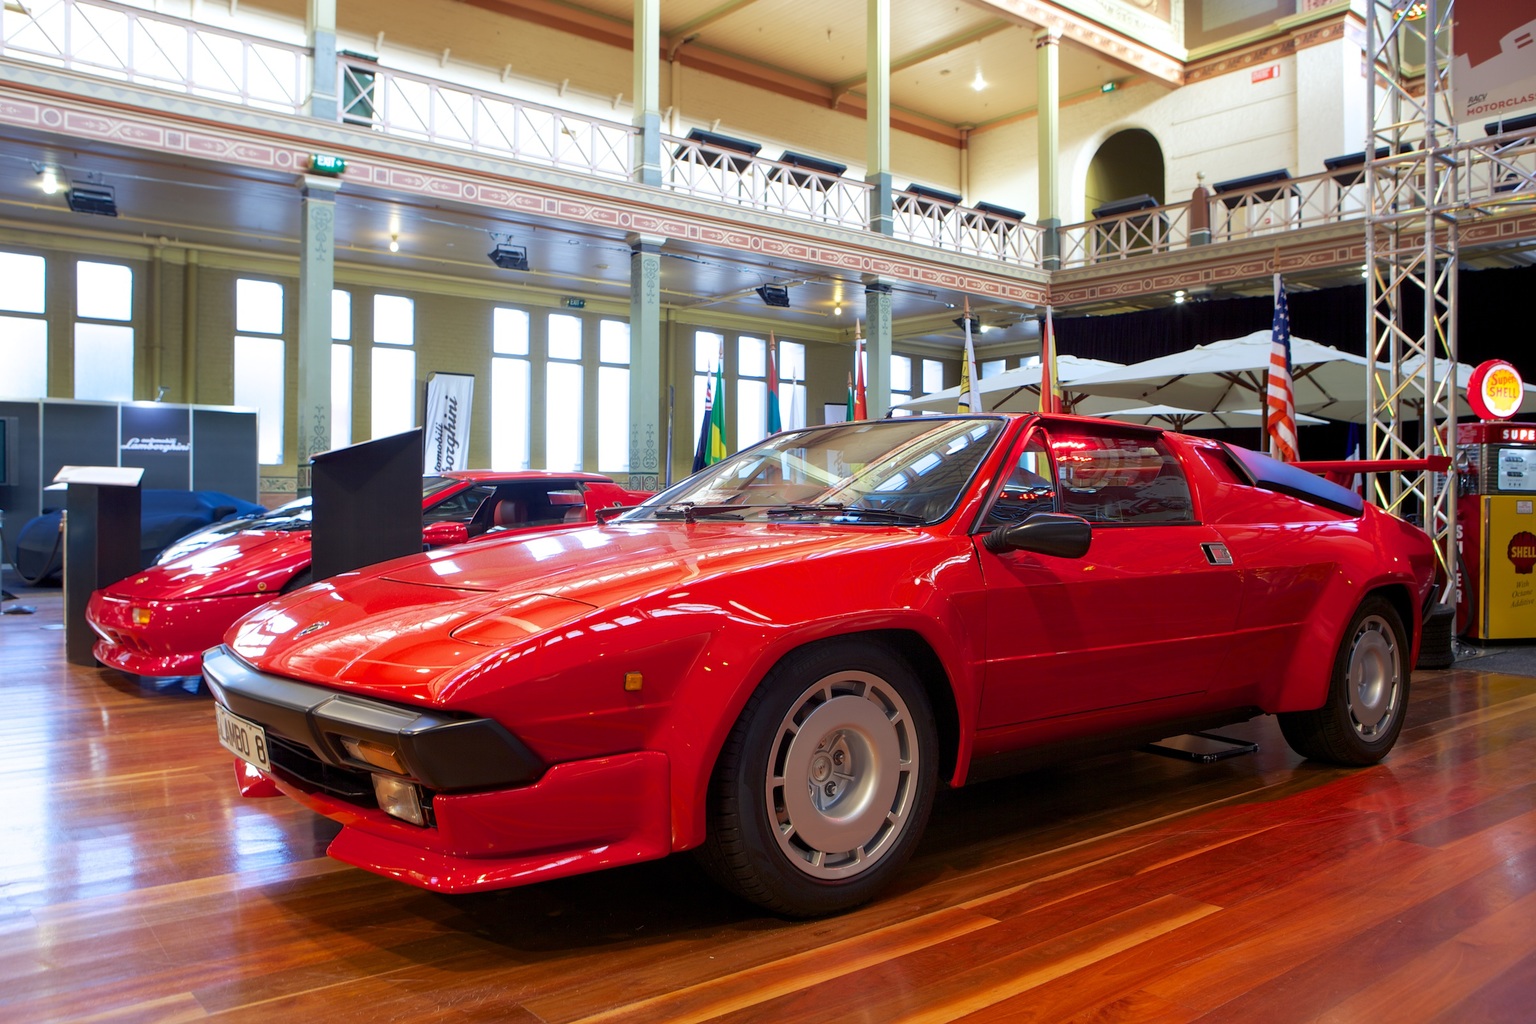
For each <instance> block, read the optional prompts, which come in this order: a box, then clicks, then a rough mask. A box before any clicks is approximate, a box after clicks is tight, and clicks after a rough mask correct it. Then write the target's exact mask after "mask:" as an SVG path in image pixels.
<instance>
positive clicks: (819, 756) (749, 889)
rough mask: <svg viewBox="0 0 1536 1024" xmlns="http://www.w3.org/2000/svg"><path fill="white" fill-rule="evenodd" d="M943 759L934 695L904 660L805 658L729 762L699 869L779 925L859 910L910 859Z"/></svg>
mask: <svg viewBox="0 0 1536 1024" xmlns="http://www.w3.org/2000/svg"><path fill="white" fill-rule="evenodd" d="M937 759H938V733H937V731H936V729H935V727H934V723H933V713H932V709H931V707H930V705H929V702H928V697H927V695H926V694H925V693H924V692H923V688H922V686H921V685H920V684H919V683H918V681H917V677H916V676H915V675H914V673H913V671H912V669H911V668H910V667H909V666H908V665H907V664H906V663H905V662H904V661H902V660H901V659H900V658H898V657H896V656H894V655H892V654H890V653H888V652H887V651H885V650H884V649H882V648H880V647H878V646H876V645H875V644H873V643H871V642H868V641H841V642H836V643H828V644H819V645H816V646H814V647H808V648H803V649H801V650H799V651H796V652H795V653H793V654H791V655H790V656H789V657H787V658H785V659H784V661H783V662H781V663H780V664H779V665H778V666H776V667H775V668H774V670H773V671H772V672H771V673H769V675H768V677H767V678H766V679H765V680H763V683H762V684H761V685H760V686H759V687H758V689H757V692H756V693H755V694H753V696H752V698H751V700H749V701H748V702H747V706H746V707H745V708H744V709H743V711H742V714H741V718H740V719H739V720H738V721H737V723H736V727H735V728H734V729H733V730H732V732H731V735H730V737H729V738H728V739H727V741H726V744H725V748H724V749H723V750H722V751H721V755H720V760H719V762H718V764H717V765H716V768H715V774H714V778H713V780H712V782H711V784H710V792H709V835H708V838H707V839H706V841H705V844H704V846H703V847H702V848H701V850H700V851H699V852H700V857H701V859H702V861H703V862H704V865H705V867H706V868H707V869H708V870H709V871H710V873H711V874H713V875H714V876H715V878H716V879H717V880H719V881H720V882H721V883H722V884H723V885H725V886H726V887H727V888H729V889H732V890H734V891H735V892H737V893H739V894H740V895H741V896H742V897H744V898H745V899H748V900H750V901H752V902H753V903H757V904H759V905H760V906H763V907H766V908H768V909H769V910H773V911H775V912H777V913H781V914H785V915H789V916H793V917H813V916H816V915H819V914H830V913H835V912H837V911H841V910H846V909H848V908H849V907H853V906H856V905H858V904H860V903H863V902H865V901H866V900H868V899H870V898H871V897H872V896H874V894H875V893H876V892H878V891H879V890H880V888H881V887H883V886H884V885H885V884H886V883H887V882H888V881H889V880H890V879H891V877H892V876H894V875H895V874H896V872H898V871H899V870H900V869H901V867H902V865H903V864H905V863H906V861H907V859H908V858H909V857H910V856H911V855H912V849H913V847H914V846H916V844H917V841H918V838H919V837H920V836H921V835H922V832H923V828H924V827H925V826H926V825H927V822H928V814H929V811H930V810H931V809H932V807H933V793H934V787H935V785H936V781H935V780H936V778H937Z"/></svg>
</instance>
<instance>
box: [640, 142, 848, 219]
mask: <svg viewBox="0 0 1536 1024" xmlns="http://www.w3.org/2000/svg"><path fill="white" fill-rule="evenodd" d="M661 145H662V177H661V181H662V186H663V187H664V188H668V189H671V190H672V191H674V192H681V193H682V194H684V195H690V196H698V197H700V198H703V199H712V200H715V201H717V202H722V203H730V204H732V205H735V206H747V207H751V208H752V209H755V210H763V211H765V212H768V213H779V214H783V215H785V216H787V217H795V218H798V219H801V220H811V221H816V222H818V223H822V224H837V225H840V226H842V227H846V228H854V229H861V228H863V227H864V225H865V224H866V223H867V222H868V218H869V192H870V188H871V186H869V185H868V184H866V183H864V182H862V181H856V180H854V179H851V178H844V177H842V176H840V175H836V174H828V173H826V172H823V171H818V170H814V169H811V168H808V167H801V166H797V165H793V164H787V163H781V162H779V161H777V160H768V159H765V158H763V157H759V156H755V155H753V154H751V153H748V152H746V151H744V150H737V149H728V148H723V147H720V146H717V145H713V144H711V143H710V142H708V141H706V140H703V139H684V138H677V137H675V136H670V135H664V136H662V139H661Z"/></svg>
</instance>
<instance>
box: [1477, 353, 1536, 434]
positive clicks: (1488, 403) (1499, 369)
mask: <svg viewBox="0 0 1536 1024" xmlns="http://www.w3.org/2000/svg"><path fill="white" fill-rule="evenodd" d="M1524 397H1525V385H1524V384H1523V383H1521V381H1520V371H1518V370H1516V369H1515V368H1514V367H1513V366H1511V365H1510V364H1509V363H1507V362H1505V361H1504V360H1502V359H1490V360H1488V361H1487V362H1486V363H1483V364H1481V365H1480V366H1478V367H1477V369H1475V370H1473V371H1472V376H1471V378H1470V379H1469V380H1468V381H1467V402H1468V404H1470V405H1471V406H1472V411H1473V412H1474V413H1476V414H1477V418H1478V419H1480V420H1507V419H1509V418H1510V417H1511V416H1513V415H1514V414H1515V413H1517V412H1519V411H1520V401H1521V399H1523V398H1524Z"/></svg>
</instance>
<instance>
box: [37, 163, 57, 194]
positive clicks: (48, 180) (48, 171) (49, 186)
mask: <svg viewBox="0 0 1536 1024" xmlns="http://www.w3.org/2000/svg"><path fill="white" fill-rule="evenodd" d="M37 173H38V174H40V175H42V176H43V194H44V195H48V196H51V195H57V194H58V191H59V172H58V171H56V170H54V169H53V167H51V166H49V167H44V168H42V169H40V170H39V171H38V172H37Z"/></svg>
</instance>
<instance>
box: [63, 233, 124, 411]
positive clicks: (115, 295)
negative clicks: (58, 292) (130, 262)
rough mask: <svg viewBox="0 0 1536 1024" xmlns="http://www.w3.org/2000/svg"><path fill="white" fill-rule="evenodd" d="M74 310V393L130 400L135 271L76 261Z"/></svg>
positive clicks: (108, 398)
mask: <svg viewBox="0 0 1536 1024" xmlns="http://www.w3.org/2000/svg"><path fill="white" fill-rule="evenodd" d="M75 314H76V316H77V317H78V319H77V320H76V321H75V397H76V398H88V399H95V400H98V401H105V402H131V401H132V400H133V326H132V324H131V321H132V320H133V270H132V269H131V268H129V267H125V266H123V265H121V264H118V263H91V262H89V261H87V260H81V261H79V262H78V263H76V264H75ZM102 321H112V322H109V323H103V322H102Z"/></svg>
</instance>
